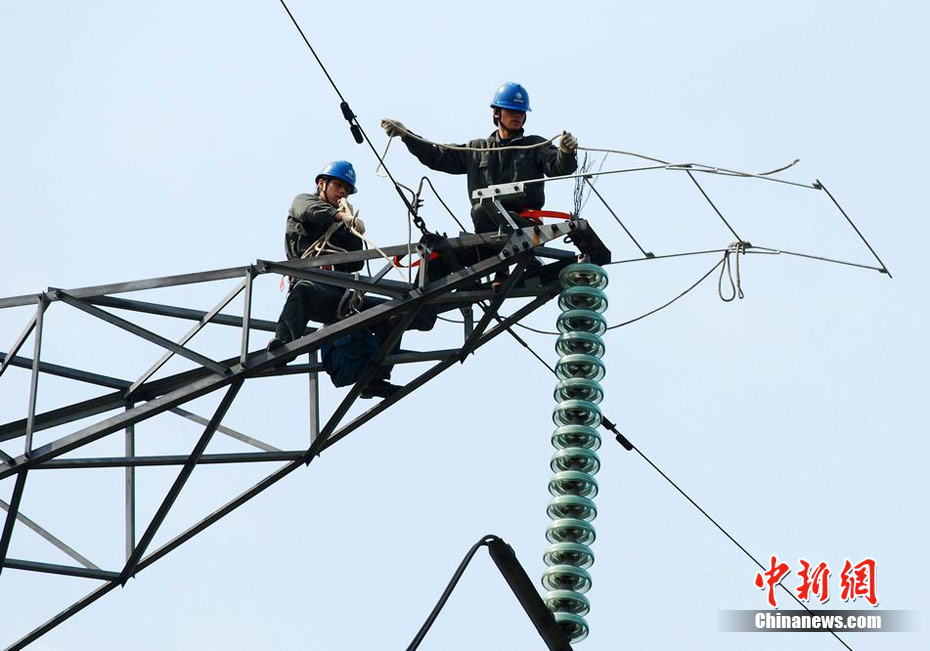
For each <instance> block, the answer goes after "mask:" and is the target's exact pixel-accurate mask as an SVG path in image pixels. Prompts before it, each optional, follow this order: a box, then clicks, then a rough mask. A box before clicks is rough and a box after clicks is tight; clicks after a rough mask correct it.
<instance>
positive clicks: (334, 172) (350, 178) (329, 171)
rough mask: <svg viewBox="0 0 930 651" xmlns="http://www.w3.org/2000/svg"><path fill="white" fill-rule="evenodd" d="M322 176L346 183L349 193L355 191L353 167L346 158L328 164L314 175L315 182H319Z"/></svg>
mask: <svg viewBox="0 0 930 651" xmlns="http://www.w3.org/2000/svg"><path fill="white" fill-rule="evenodd" d="M323 178H328V179H339V180H340V181H343V182H344V183H347V184H348V185H349V190H350V191H349V194H355V193H356V191H357V190H356V187H355V168H354V167H352V163H350V162H349V161H347V160H334V161H333V162H332V163H330V164H328V165H327V166H326V167H324V168H323V171H322V172H320V173H319V174H317V175H316V181H315V183H319V182H320V179H323Z"/></svg>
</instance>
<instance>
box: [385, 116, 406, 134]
mask: <svg viewBox="0 0 930 651" xmlns="http://www.w3.org/2000/svg"><path fill="white" fill-rule="evenodd" d="M381 128H382V129H384V133H386V134H387V136H388V138H393V137H394V136H402V135H404V134H405V133H407V127H405V126H404V124H403V123H402V122H398V121H397V120H392V119H390V118H382V120H381Z"/></svg>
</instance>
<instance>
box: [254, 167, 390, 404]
mask: <svg viewBox="0 0 930 651" xmlns="http://www.w3.org/2000/svg"><path fill="white" fill-rule="evenodd" d="M316 189H317V191H316V193H315V194H298V195H297V196H296V197H295V198H294V201H293V203H292V204H291V209H290V211H289V212H288V214H287V223H286V226H285V234H284V248H285V252H286V253H287V258H288V260H298V259H301V258H306V257H308V256H313V255H320V254H325V253H337V252H344V251H358V250H360V249H361V248H362V238H361V237H360V236H361V235H363V234H364V233H365V224H364V222H362V220H361V219H359V218H358V212H357V211H356V210H355V209H354V208H353V207H352V205H351V204H350V203H349V202H348V201H347V200H346V198H347V197H348V196H349V195H351V194H355V192H356V190H357V186H356V176H355V169H354V168H353V167H352V163H350V162H349V161H344V160H337V161H333V162H332V163H329V164H328V165H326V166H325V167H324V168H323V169H322V170H321V171H320V173H319V174H317V176H316ZM363 266H364V263H363V262H361V261H359V262H351V263H345V264H338V265H335V266H334V267H333V270H334V271H342V272H354V271H359V270H360V269H361V268H362V267H363ZM348 291H349V290H346V291H343V290H341V289H337V288H335V287H333V286H332V285H324V284H321V283H314V282H312V281H309V280H303V279H301V280H295V279H291V283H290V290H289V291H288V294H287V300H286V301H285V303H284V309H283V310H282V311H281V316H280V317H279V318H278V325H277V328H276V329H275V335H274V338H273V339H272V340H271V341H269V342H268V350H269V351H274V350H276V349H278V348H280V347H281V346H283V345H284V344H287V343H288V342H290V341H293V340H294V339H297V338H299V337H300V336H302V335H303V334H304V331H305V329H306V327H307V322H308V321H316V322H318V323H322V324H324V325H326V324H330V323H334V322H335V321H338V320H339V319H341V318H344V317H346V316H348V314H347V313H345V311H346V309H347V306H348V305H351V303H352V301H349V300H346V299H347V298H349V297H348V296H347V294H346V292H348ZM367 307H371V306H370V305H365V304H364V303H363V305H362V306H361V308H360V309H366V308H367ZM392 329H393V326H391V324H389V323H387V322H384V323H383V324H376V326H375V327H373V328H372V330H373V332H367V331H366V332H362V333H359V334H358V337H364V336H365V335H368V339H367V343H368V344H370V346H369V347H374V350H375V351H377V350H378V349H379V348H380V343H379V342H380V341H384V340H385V339H387V336H388V335H389V334H390V332H391V330H392ZM371 335H373V337H371ZM360 341H361V340H360ZM361 343H362V344H364V343H366V342H364V341H362V342H361ZM323 361H324V366H325V364H326V359H325V355H324V360H323ZM327 370H329V369H327ZM379 371H381V373H380V376H379V377H376V378H375V379H373V380H372V381H371V382H369V383H368V384H367V385H366V386H365V387H363V388H362V391H361V397H362V398H372V397H375V396H379V397H382V398H383V397H387V396H389V395H391V394H392V393H394V392H395V391H397V390H398V389H399V387H397V386H395V385H393V384H390V383H389V382H388V381H387V378H388V377H390V367H382V368H381V369H379ZM331 375H332V374H331ZM333 381H334V383H336V382H337V379H336V377H335V376H333ZM342 385H343V384H341V383H337V386H342Z"/></svg>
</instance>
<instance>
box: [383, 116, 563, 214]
mask: <svg viewBox="0 0 930 651" xmlns="http://www.w3.org/2000/svg"><path fill="white" fill-rule="evenodd" d="M401 139H402V140H403V142H404V144H405V145H406V146H407V149H409V150H410V153H411V154H413V155H414V156H416V157H417V158H418V159H419V160H420V162H421V163H423V164H424V165H426V166H427V167H429V168H431V169H434V170H437V171H440V172H446V173H448V174H467V175H468V198H469V200H470V201H471V203H472V216H473V217H474V215H475V208H476V204H477V203H478V200H477V199H475V198H474V197H473V196H472V194H473V192H474V191H475V190H478V189H481V188H486V187H488V186H489V185H499V184H501V183H514V182H517V181H528V180H531V179H540V178H542V177H543V176H562V175H565V174H572V173H573V172H574V171H575V170H576V169H577V168H578V160H577V158H576V157H575V154H574V153H571V154H566V153H564V152H561V151H559V150H558V148H556V147H554V146H553V145H551V144H549V145H542V146H539V147H534V148H533V149H507V150H503V151H500V152H496V151H457V150H453V149H447V148H446V147H443V146H442V145H434V144H430V143H425V142H423V141H421V140H417V139H416V138H414V137H412V136H410V135H408V134H404V135H403V136H401ZM545 141H546V139H545V138H542V137H540V136H524V135H519V136H517V137H516V138H511V139H510V140H502V139H501V137H500V132H499V131H494V132H493V133H492V134H491V135H490V136H488V137H487V138H479V139H477V140H471V141H469V142H468V145H467V146H468V147H477V148H498V147H507V146H525V145H535V144H538V143H541V142H545ZM453 146H457V147H463V146H466V145H453ZM544 185H545V184H544V183H531V184H529V185H527V186H526V187H525V189H524V196H522V197H515V196H510V197H502V198H501V199H500V202H501V204H502V205H503V206H504V208H506V209H507V210H510V211H513V212H520V211H523V210H527V209H529V210H539V209H540V208H542V207H543V205H544V204H545V202H546V194H545V191H544V189H543V186H544Z"/></svg>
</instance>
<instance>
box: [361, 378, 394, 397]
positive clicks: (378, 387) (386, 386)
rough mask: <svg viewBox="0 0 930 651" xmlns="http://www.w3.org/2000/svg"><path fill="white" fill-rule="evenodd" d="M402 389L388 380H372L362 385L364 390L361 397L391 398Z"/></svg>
mask: <svg viewBox="0 0 930 651" xmlns="http://www.w3.org/2000/svg"><path fill="white" fill-rule="evenodd" d="M400 389H401V387H399V386H397V385H396V384H391V383H390V382H388V381H387V380H372V381H370V382H369V383H368V384H366V385H365V386H364V387H362V392H361V393H360V394H359V397H360V398H362V399H363V400H368V399H369V398H376V397H377V398H389V397H391V396H393V395H394V394H395V393H397V392H398V391H400Z"/></svg>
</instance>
